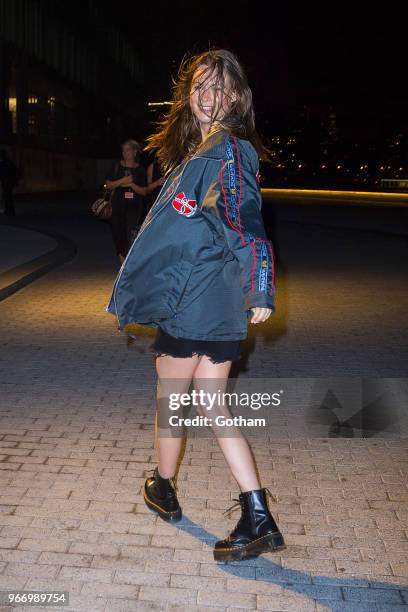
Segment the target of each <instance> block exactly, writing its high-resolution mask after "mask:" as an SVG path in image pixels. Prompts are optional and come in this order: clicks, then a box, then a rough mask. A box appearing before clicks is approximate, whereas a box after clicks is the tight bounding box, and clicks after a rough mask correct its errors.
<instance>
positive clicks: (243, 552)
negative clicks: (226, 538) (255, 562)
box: [214, 533, 286, 561]
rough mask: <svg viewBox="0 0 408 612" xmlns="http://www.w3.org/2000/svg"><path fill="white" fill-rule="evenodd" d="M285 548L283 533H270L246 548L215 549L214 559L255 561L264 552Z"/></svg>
mask: <svg viewBox="0 0 408 612" xmlns="http://www.w3.org/2000/svg"><path fill="white" fill-rule="evenodd" d="M285 548H286V544H285V542H284V539H283V536H282V534H281V533H268V534H267V535H265V536H262V537H261V538H258V539H257V540H255V541H254V542H250V543H249V544H245V546H240V547H238V546H230V547H228V548H227V547H225V548H214V559H215V561H242V560H243V559H254V558H255V557H258V555H260V554H262V553H264V552H276V551H278V550H284V549H285Z"/></svg>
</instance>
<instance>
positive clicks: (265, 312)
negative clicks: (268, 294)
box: [250, 306, 272, 323]
mask: <svg viewBox="0 0 408 612" xmlns="http://www.w3.org/2000/svg"><path fill="white" fill-rule="evenodd" d="M251 310H252V312H253V313H254V314H253V315H252V319H251V321H250V323H263V322H264V321H266V319H267V318H268V317H269V316H270V314H271V312H272V310H271V309H270V308H260V307H259V306H257V307H256V308H251Z"/></svg>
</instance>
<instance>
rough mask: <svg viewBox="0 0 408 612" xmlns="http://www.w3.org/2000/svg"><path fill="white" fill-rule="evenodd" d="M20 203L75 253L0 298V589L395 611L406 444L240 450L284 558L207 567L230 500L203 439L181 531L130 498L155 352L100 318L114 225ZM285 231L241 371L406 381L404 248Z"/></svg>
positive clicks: (404, 601)
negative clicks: (266, 494)
mask: <svg viewBox="0 0 408 612" xmlns="http://www.w3.org/2000/svg"><path fill="white" fill-rule="evenodd" d="M20 210H22V211H23V214H22V219H23V220H24V219H26V220H27V222H30V223H33V221H36V222H37V223H38V225H39V226H41V225H42V226H43V227H44V226H47V227H49V228H51V229H55V230H58V231H62V229H63V230H64V232H65V233H66V234H67V235H68V236H69V237H70V238H74V239H75V240H76V242H77V244H78V255H77V257H76V258H75V259H74V260H73V261H72V262H71V263H68V264H65V265H63V266H61V267H60V268H58V269H55V270H53V271H52V272H50V273H49V274H47V275H46V276H44V277H42V278H41V279H39V280H37V281H36V282H35V283H33V284H31V285H29V286H28V287H25V288H24V289H22V290H21V291H20V292H18V293H16V294H14V295H13V296H11V297H9V298H8V299H7V300H5V301H4V302H3V303H2V304H0V315H1V316H0V333H1V336H0V337H1V345H2V346H1V348H2V351H1V361H0V377H1V378H0V380H1V386H2V394H1V413H0V423H1V427H0V446H1V448H0V453H1V458H0V468H1V471H0V480H1V499H0V589H25V590H28V589H32V590H40V589H44V590H51V589H52V590H67V591H69V593H70V604H69V606H67V607H62V606H61V607H59V608H55V607H54V608H53V609H59V610H75V611H76V610H78V611H79V610H87V611H91V612H93V611H99V610H101V611H106V612H108V611H122V610H123V611H127V610H191V611H200V610H202V611H204V610H217V611H220V612H221V611H228V612H232V611H238V610H242V609H244V610H274V611H288V610H293V611H295V612H298V611H303V610H304V611H308V610H314V611H319V612H323V611H326V610H327V611H336V612H337V611H341V612H365V611H367V612H377V611H378V612H379V611H381V612H387V611H389V612H391V611H395V612H399V611H401V612H402V611H403V610H408V503H407V502H408V489H407V473H408V444H407V440H406V439H404V438H403V437H401V436H395V437H390V436H387V437H380V436H375V437H369V438H321V437H319V438H317V437H316V438H314V437H307V436H306V435H303V434H302V433H299V431H295V430H293V432H292V433H291V430H290V427H288V428H287V430H286V433H285V435H284V436H281V435H275V436H273V435H272V436H271V437H270V438H269V439H268V440H266V441H265V440H262V439H255V440H253V442H252V447H253V450H254V453H255V456H256V458H257V463H258V468H259V472H260V475H261V478H262V482H263V485H264V486H267V487H269V488H270V489H271V491H272V493H273V494H274V496H275V500H274V501H273V502H271V503H270V507H271V510H272V512H273V513H274V515H275V516H276V517H277V519H278V522H279V524H280V527H281V529H282V531H283V533H284V535H285V538H286V541H287V544H288V547H287V549H286V550H285V551H281V552H279V553H278V554H265V555H263V556H262V557H259V558H257V559H253V560H248V561H244V562H240V563H232V564H228V565H222V564H219V565H217V564H216V563H214V561H213V557H212V545H213V543H214V541H215V540H216V539H218V538H219V537H223V536H225V535H226V533H227V532H228V530H229V529H230V528H232V527H233V525H234V524H235V522H236V520H237V518H238V513H234V514H232V515H231V518H229V519H226V518H225V517H223V516H222V511H223V510H224V509H225V508H227V507H229V506H230V505H231V504H232V503H233V502H232V499H233V498H234V497H236V496H237V493H238V491H237V486H236V484H235V481H234V480H233V478H232V477H231V476H230V474H229V471H228V469H227V466H226V463H225V461H224V458H223V455H222V453H221V452H220V450H219V448H218V445H217V443H216V441H215V440H214V439H212V438H205V439H204V438H201V439H199V438H195V439H192V438H191V439H188V440H187V443H186V448H185V454H184V459H183V463H182V466H181V469H180V473H179V478H178V486H179V499H180V503H181V505H182V507H183V514H184V517H183V521H182V522H181V523H179V524H178V525H177V526H170V525H167V524H166V523H164V522H163V521H161V520H160V519H159V518H157V517H156V516H155V515H154V514H152V513H151V512H150V511H149V510H148V509H147V508H146V506H145V504H144V502H143V496H142V494H141V489H142V485H143V483H144V480H145V478H146V470H149V469H152V468H153V467H154V465H155V457H154V448H153V427H152V423H153V416H154V410H155V402H154V393H155V388H154V385H155V370H154V358H153V354H152V353H150V352H149V351H148V350H146V352H145V353H138V352H137V351H135V350H133V349H132V347H128V346H127V345H126V342H125V340H124V338H123V337H122V335H121V334H119V333H118V332H117V330H116V325H115V320H114V318H113V317H112V316H111V315H109V314H107V313H106V312H105V310H104V308H105V305H106V302H107V298H108V296H109V293H110V290H111V287H112V282H113V279H114V275H115V273H116V271H117V268H118V265H117V263H116V260H115V256H114V253H113V247H112V245H111V243H110V236H109V232H108V228H107V227H106V226H104V225H102V224H100V225H99V224H98V223H97V222H94V221H93V219H92V218H91V217H90V216H89V215H87V214H86V213H85V209H84V204H83V202H81V201H78V202H75V201H74V202H72V201H70V200H62V201H61V202H59V204H58V207H57V206H56V207H54V208H52V209H51V210H52V211H53V212H52V213H50V207H49V203H44V204H42V203H38V202H37V203H36V204H35V206H34V205H33V206H32V207H30V206H29V205H28V204H26V205H25V206H24V207H22V208H21V209H20ZM280 228H281V234H280V240H281V246H280V263H279V269H278V270H277V283H279V286H280V295H279V300H278V312H277V313H276V315H274V317H271V318H270V320H269V322H268V324H267V325H265V326H264V328H263V329H262V330H261V328H257V330H256V334H255V330H254V329H251V334H250V338H249V340H248V343H247V348H248V355H247V359H244V360H243V364H241V365H242V366H246V368H247V369H246V370H245V369H242V371H241V372H240V376H247V377H257V376H259V374H260V373H262V375H263V376H271V377H286V378H291V377H313V376H339V375H341V376H343V375H349V376H371V377H391V378H392V377H403V376H405V372H406V370H407V368H406V366H407V349H406V346H405V344H404V338H403V331H404V325H405V329H406V312H407V290H406V287H405V285H404V279H403V278H402V270H403V260H404V257H405V258H406V245H405V243H403V242H402V241H399V240H397V239H390V238H387V237H381V238H380V237H378V236H377V237H373V236H372V235H370V234H362V233H359V232H356V231H346V230H339V229H337V230H322V229H321V228H317V227H312V226H310V227H307V228H303V227H302V226H300V225H297V224H296V223H293V222H290V223H289V222H288V223H287V224H285V223H284V222H283V221H282V223H281V225H280ZM153 334H154V332H153V330H148V329H146V330H145V331H144V342H145V346H146V349H147V346H148V344H149V343H150V341H151V340H152V339H153ZM3 609H4V610H9V609H11V608H7V607H4V608H1V606H0V610H3ZM13 609H14V610H17V609H21V610H22V609H28V608H22V607H17V608H13ZM34 609H36V610H49V609H50V608H46V607H44V608H34Z"/></svg>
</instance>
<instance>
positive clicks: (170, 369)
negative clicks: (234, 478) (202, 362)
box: [155, 355, 199, 478]
mask: <svg viewBox="0 0 408 612" xmlns="http://www.w3.org/2000/svg"><path fill="white" fill-rule="evenodd" d="M198 359H199V358H198V356H197V355H195V356H193V357H171V356H170V355H161V356H160V357H157V358H156V371H157V376H158V380H157V402H158V410H157V412H156V421H155V447H156V454H157V465H158V469H159V474H160V476H162V478H173V476H174V475H175V474H176V471H177V463H178V458H179V455H180V451H181V447H182V444H183V438H182V436H179V437H171V433H170V429H169V428H167V429H166V428H164V427H163V428H161V427H160V423H159V418H158V416H159V410H160V408H159V406H160V404H162V403H163V404H164V405H165V404H167V401H166V398H168V396H169V394H170V393H186V392H187V391H188V389H189V387H190V384H191V379H192V376H193V372H194V370H195V368H196V366H197V363H198ZM163 413H164V414H166V407H165V406H164V409H163ZM167 414H168V413H167Z"/></svg>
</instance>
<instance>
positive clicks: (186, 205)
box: [172, 191, 197, 217]
mask: <svg viewBox="0 0 408 612" xmlns="http://www.w3.org/2000/svg"><path fill="white" fill-rule="evenodd" d="M172 204H173V208H174V210H177V212H178V213H179V214H180V215H184V216H185V217H191V215H193V214H194V213H195V211H196V210H197V202H196V200H189V199H188V198H187V196H186V194H185V193H184V191H180V193H178V194H177V195H176V196H175V198H174V199H173V202H172Z"/></svg>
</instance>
